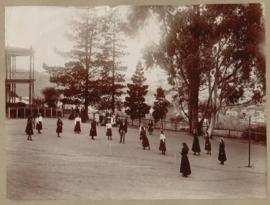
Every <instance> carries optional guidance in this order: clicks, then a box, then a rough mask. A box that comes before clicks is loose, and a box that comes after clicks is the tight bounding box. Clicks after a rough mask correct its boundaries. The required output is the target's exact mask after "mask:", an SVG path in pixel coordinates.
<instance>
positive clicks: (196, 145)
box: [192, 129, 201, 155]
mask: <svg viewBox="0 0 270 205" xmlns="http://www.w3.org/2000/svg"><path fill="white" fill-rule="evenodd" d="M192 151H193V152H194V155H196V154H198V155H200V152H201V147H200V142H199V136H198V134H197V131H196V129H194V131H193V143H192Z"/></svg>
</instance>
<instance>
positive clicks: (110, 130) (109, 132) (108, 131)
mask: <svg viewBox="0 0 270 205" xmlns="http://www.w3.org/2000/svg"><path fill="white" fill-rule="evenodd" d="M106 136H108V137H111V136H112V129H111V128H108V129H107V131H106Z"/></svg>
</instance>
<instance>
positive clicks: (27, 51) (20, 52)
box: [5, 47, 34, 56]
mask: <svg viewBox="0 0 270 205" xmlns="http://www.w3.org/2000/svg"><path fill="white" fill-rule="evenodd" d="M5 51H6V54H8V55H12V56H31V55H34V50H33V48H16V47H6V49H5Z"/></svg>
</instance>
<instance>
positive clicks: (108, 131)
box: [106, 120, 112, 140]
mask: <svg viewBox="0 0 270 205" xmlns="http://www.w3.org/2000/svg"><path fill="white" fill-rule="evenodd" d="M106 136H107V137H108V140H112V123H111V121H110V120H108V122H107V124H106Z"/></svg>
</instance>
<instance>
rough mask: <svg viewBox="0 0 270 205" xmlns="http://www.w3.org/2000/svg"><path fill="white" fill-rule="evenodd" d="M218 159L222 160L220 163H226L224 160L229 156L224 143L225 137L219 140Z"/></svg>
mask: <svg viewBox="0 0 270 205" xmlns="http://www.w3.org/2000/svg"><path fill="white" fill-rule="evenodd" d="M218 160H219V161H220V164H222V165H224V162H225V161H226V160H227V156H226V152H225V143H224V140H223V138H221V139H220V142H219V153H218Z"/></svg>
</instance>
